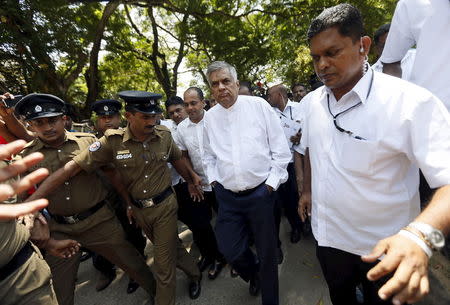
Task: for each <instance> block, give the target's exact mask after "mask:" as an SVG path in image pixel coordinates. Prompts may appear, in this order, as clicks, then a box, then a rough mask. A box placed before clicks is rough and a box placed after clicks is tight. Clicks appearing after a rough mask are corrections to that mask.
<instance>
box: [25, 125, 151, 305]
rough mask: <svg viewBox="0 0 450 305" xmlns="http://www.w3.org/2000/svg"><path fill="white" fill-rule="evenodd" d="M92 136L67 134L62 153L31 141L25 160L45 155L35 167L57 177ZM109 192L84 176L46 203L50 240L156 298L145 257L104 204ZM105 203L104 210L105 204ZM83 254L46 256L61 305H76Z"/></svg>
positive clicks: (91, 177)
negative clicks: (98, 261) (104, 262)
mask: <svg viewBox="0 0 450 305" xmlns="http://www.w3.org/2000/svg"><path fill="white" fill-rule="evenodd" d="M95 139H96V138H95V136H93V135H91V134H87V133H76V132H75V133H73V132H72V133H69V132H66V134H65V141H64V143H63V145H61V147H59V148H53V147H50V146H47V145H46V144H45V143H44V142H42V141H41V140H40V139H35V140H34V141H32V142H30V143H29V144H28V145H27V146H26V148H25V149H24V150H23V151H22V153H21V155H22V156H26V155H29V154H31V153H33V152H41V153H42V154H43V155H44V160H43V161H41V162H40V163H39V164H38V165H36V166H34V167H33V168H31V170H34V169H35V168H38V167H44V168H47V169H48V170H49V171H50V173H53V172H54V171H56V170H57V169H59V168H60V167H62V166H63V165H65V164H66V163H67V162H68V161H70V160H71V159H72V158H74V157H75V156H76V155H78V154H80V153H81V152H82V151H84V150H86V149H87V147H89V145H91V144H92V143H93V142H94V141H95ZM106 195H107V191H106V189H105V188H104V186H103V184H102V182H101V180H100V178H99V176H98V175H97V174H95V173H90V174H88V173H86V172H80V173H79V174H77V175H75V176H74V177H72V178H70V179H69V180H67V181H66V182H65V183H64V184H63V185H61V186H59V187H58V188H57V189H55V190H54V191H53V192H52V193H51V194H50V195H48V197H47V199H48V200H49V206H48V207H47V210H48V211H49V213H50V215H51V216H52V218H51V219H50V221H49V227H50V232H51V236H52V237H53V238H55V239H74V240H77V241H78V242H79V243H81V245H83V246H84V247H86V248H88V249H89V250H91V251H94V252H96V253H98V254H100V255H102V256H104V257H105V258H107V259H108V260H109V261H111V262H113V263H114V264H116V265H117V266H119V267H120V268H121V269H123V270H124V271H125V272H126V273H128V274H129V275H130V277H132V278H133V279H135V280H136V281H137V282H138V283H139V284H140V285H141V286H142V287H143V288H144V289H145V290H146V291H147V292H148V293H149V294H150V295H154V291H155V287H156V284H155V280H154V278H153V274H152V273H151V271H150V269H149V267H148V266H147V264H146V263H145V261H144V259H143V256H142V255H141V254H139V252H138V251H137V250H136V249H135V248H134V247H133V246H132V245H131V244H130V243H129V242H128V241H126V239H125V234H124V231H123V229H122V227H121V225H120V223H119V221H118V220H117V218H116V217H115V215H114V213H113V212H112V211H111V209H110V208H109V207H108V205H107V204H103V203H104V202H105V198H106ZM102 204H103V205H102ZM93 207H100V208H99V209H98V210H96V211H95V212H94V213H93V214H92V215H90V216H88V217H87V218H85V219H83V220H80V221H75V222H74V223H71V224H66V223H64V224H63V223H61V221H59V222H57V221H56V219H57V218H60V216H74V215H77V214H79V213H85V212H86V211H89V210H91V211H92V209H93ZM80 255H81V254H80V253H78V254H77V255H75V256H73V257H71V258H69V259H61V258H57V257H54V256H51V255H47V256H46V260H47V262H48V264H49V265H50V268H51V271H52V274H53V280H54V288H55V292H56V295H57V298H58V302H59V304H60V305H73V304H74V289H75V282H76V274H77V270H78V266H79V262H80V260H79V258H80Z"/></svg>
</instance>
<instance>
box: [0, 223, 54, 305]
mask: <svg viewBox="0 0 450 305" xmlns="http://www.w3.org/2000/svg"><path fill="white" fill-rule="evenodd" d="M29 238H30V233H29V231H28V229H27V228H26V227H25V226H24V225H23V224H19V223H16V221H15V220H10V221H0V276H1V277H2V278H3V275H4V274H2V273H3V271H2V270H4V268H6V266H7V265H8V264H14V261H16V263H15V264H14V266H15V270H14V271H12V272H10V273H9V275H8V276H7V277H6V278H4V279H2V280H0V300H1V301H0V302H1V304H2V305H58V302H57V301H56V296H55V293H54V291H53V286H52V280H51V273H50V268H49V267H48V265H47V263H46V262H45V260H44V259H43V257H42V255H41V253H40V252H39V250H38V249H37V248H36V247H34V246H33V245H32V244H31V243H30V242H29V241H28V239H29ZM27 243H28V244H27ZM26 246H27V247H31V251H30V252H31V256H29V258H28V259H25V261H24V262H22V263H21V264H18V263H17V260H16V259H15V258H17V257H18V256H20V255H22V256H23V255H24V254H23V252H21V250H22V249H23V248H25V247H26Z"/></svg>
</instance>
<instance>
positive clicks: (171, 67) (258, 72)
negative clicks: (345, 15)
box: [0, 0, 396, 115]
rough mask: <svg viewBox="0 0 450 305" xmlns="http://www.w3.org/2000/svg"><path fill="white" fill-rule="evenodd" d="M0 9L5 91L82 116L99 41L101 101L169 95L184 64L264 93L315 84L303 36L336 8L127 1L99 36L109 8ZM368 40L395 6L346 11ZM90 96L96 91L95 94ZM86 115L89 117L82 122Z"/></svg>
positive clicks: (296, 2)
mask: <svg viewBox="0 0 450 305" xmlns="http://www.w3.org/2000/svg"><path fill="white" fill-rule="evenodd" d="M4 2H5V4H4V5H3V4H2V6H1V7H0V60H1V65H0V90H2V91H6V90H9V91H12V92H16V93H19V92H20V93H29V92H33V91H40V92H49V93H53V94H56V95H58V96H61V97H62V98H64V99H66V100H68V101H72V102H73V103H75V105H77V106H80V107H81V108H82V106H83V104H84V102H85V100H86V96H87V95H88V91H89V90H91V89H89V86H88V85H87V77H88V71H89V70H88V69H89V65H90V63H89V56H91V50H92V45H93V42H94V41H95V38H96V37H98V35H99V34H100V35H102V36H100V37H102V43H101V50H100V53H99V55H100V56H99V59H98V73H96V74H95V75H94V77H95V81H96V84H97V85H98V92H96V93H95V95H94V96H96V97H98V98H110V97H115V96H116V93H117V92H118V91H120V90H130V89H134V90H147V91H155V92H161V93H165V95H166V96H168V95H172V94H174V93H175V92H176V90H177V82H178V79H177V77H178V73H179V72H180V71H179V69H180V63H181V61H183V64H184V66H185V67H187V68H188V69H189V70H191V71H192V72H193V73H194V74H196V75H197V76H200V77H201V79H203V83H201V84H197V83H190V85H197V86H199V87H201V88H203V89H207V88H208V85H207V82H206V78H205V75H204V71H205V69H206V67H207V65H208V64H209V63H210V62H211V61H213V60H225V61H227V62H229V63H231V64H233V65H235V66H236V68H237V70H238V75H239V78H240V79H241V80H248V81H250V82H252V83H254V84H255V83H256V82H258V81H261V82H262V83H263V84H267V83H274V82H284V83H285V84H286V85H288V86H290V85H291V84H292V83H294V82H308V80H309V77H310V75H311V74H313V73H314V72H313V68H312V65H311V59H310V56H309V49H308V43H307V40H306V32H307V30H308V27H309V23H310V22H311V20H312V19H313V18H314V17H316V16H317V15H318V14H319V13H320V12H321V11H322V10H323V9H324V8H325V7H329V6H332V5H336V4H338V3H341V2H342V1H337V0H291V1H287V0H272V1H270V0H248V1H218V0H173V1H149V0H148V1H144V0H143V1H139V2H137V1H131V2H130V1H128V2H127V4H126V6H125V5H124V4H123V3H124V2H122V4H121V5H120V6H119V7H118V8H116V9H115V11H114V13H113V14H112V15H111V16H110V17H109V18H108V20H107V22H106V27H105V29H104V30H103V32H102V33H98V23H99V21H100V20H101V19H102V16H103V13H104V8H105V3H98V2H97V3H96V2H94V3H92V2H90V3H81V2H75V4H67V3H68V1H65V0H21V1H17V0H5V1H4ZM348 2H350V3H353V4H354V5H356V6H357V7H358V8H359V9H360V10H361V12H362V15H363V17H364V19H365V27H366V32H367V34H368V35H369V36H373V33H374V31H375V29H376V28H378V27H379V26H380V25H382V24H384V23H386V22H389V21H390V19H391V17H392V14H393V11H394V8H395V4H396V1H395V0H385V1H382V0H365V1H348ZM89 92H90V91H89ZM85 114H86V115H87V113H85Z"/></svg>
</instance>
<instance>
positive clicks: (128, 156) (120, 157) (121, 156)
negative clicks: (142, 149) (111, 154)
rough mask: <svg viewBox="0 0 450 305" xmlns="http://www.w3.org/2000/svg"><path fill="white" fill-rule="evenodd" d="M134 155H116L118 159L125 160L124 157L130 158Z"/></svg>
mask: <svg viewBox="0 0 450 305" xmlns="http://www.w3.org/2000/svg"><path fill="white" fill-rule="evenodd" d="M132 157H133V155H132V154H120V155H117V156H116V159H117V160H124V159H130V158H132Z"/></svg>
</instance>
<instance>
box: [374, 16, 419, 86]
mask: <svg viewBox="0 0 450 305" xmlns="http://www.w3.org/2000/svg"><path fill="white" fill-rule="evenodd" d="M390 28H391V24H390V23H386V24H383V25H382V26H380V27H379V28H378V29H377V30H376V31H375V33H374V34H373V41H374V43H375V54H377V57H378V59H377V61H376V63H374V64H373V65H372V69H374V70H375V71H377V72H383V63H382V62H381V60H380V57H381V54H382V53H383V49H384V46H385V44H386V39H387V36H388V34H389V29H390ZM415 58H416V49H409V50H408V52H406V54H405V56H404V57H403V58H402V60H401V68H402V79H404V80H409V79H410V77H411V70H412V67H413V65H414V59H415Z"/></svg>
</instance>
